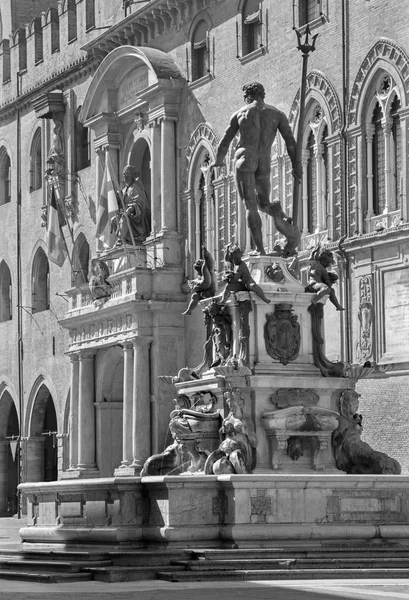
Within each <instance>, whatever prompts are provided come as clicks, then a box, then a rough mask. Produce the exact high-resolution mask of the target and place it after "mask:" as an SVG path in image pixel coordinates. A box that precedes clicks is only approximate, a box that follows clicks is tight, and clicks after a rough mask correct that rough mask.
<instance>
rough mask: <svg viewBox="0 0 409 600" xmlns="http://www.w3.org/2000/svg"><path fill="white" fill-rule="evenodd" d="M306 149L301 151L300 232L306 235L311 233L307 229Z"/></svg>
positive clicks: (307, 156) (307, 157)
mask: <svg viewBox="0 0 409 600" xmlns="http://www.w3.org/2000/svg"><path fill="white" fill-rule="evenodd" d="M309 156H310V154H309V152H308V150H303V151H302V161H301V164H302V233H303V235H304V236H305V235H307V234H308V233H312V232H311V231H309V229H308V159H309Z"/></svg>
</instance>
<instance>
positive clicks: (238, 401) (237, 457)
mask: <svg viewBox="0 0 409 600" xmlns="http://www.w3.org/2000/svg"><path fill="white" fill-rule="evenodd" d="M224 398H225V400H226V403H227V405H228V407H229V409H230V412H229V414H228V415H227V417H226V418H225V419H223V421H222V426H221V428H220V430H219V433H220V437H221V439H222V442H221V444H220V446H219V448H218V449H217V450H215V451H214V452H212V453H211V454H210V456H209V457H208V459H207V461H206V465H205V474H206V475H213V474H214V475H223V474H228V473H236V474H239V473H251V471H252V463H253V448H256V446H257V437H256V433H255V430H254V426H253V423H252V422H251V421H250V420H249V419H247V418H246V417H245V416H244V398H243V397H242V395H241V393H240V389H239V388H233V389H232V390H229V391H227V392H225V394H224Z"/></svg>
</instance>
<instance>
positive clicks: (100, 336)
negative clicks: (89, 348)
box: [70, 315, 134, 346]
mask: <svg viewBox="0 0 409 600" xmlns="http://www.w3.org/2000/svg"><path fill="white" fill-rule="evenodd" d="M133 330H134V322H133V316H132V315H118V316H114V317H112V318H110V319H101V320H97V321H94V322H93V323H88V324H84V325H82V326H79V327H76V328H71V329H70V346H81V345H88V344H89V343H92V344H95V345H98V342H102V341H106V339H107V338H108V337H115V336H119V335H126V334H127V333H128V334H130V333H132V332H133Z"/></svg>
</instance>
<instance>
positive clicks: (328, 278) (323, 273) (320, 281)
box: [305, 244, 345, 310]
mask: <svg viewBox="0 0 409 600" xmlns="http://www.w3.org/2000/svg"><path fill="white" fill-rule="evenodd" d="M333 263H334V256H333V254H332V252H331V251H330V250H325V249H323V250H321V247H320V245H319V244H318V245H317V246H315V248H313V250H312V252H311V254H310V268H309V271H308V285H307V287H306V288H305V291H306V292H311V293H314V292H315V293H316V297H315V299H314V300H313V302H314V304H316V303H317V302H318V301H319V300H321V298H323V297H324V296H327V295H328V296H329V299H330V302H331V303H332V304H333V305H334V306H335V308H336V309H337V310H345V308H343V307H342V306H341V305H340V303H339V302H338V299H337V297H336V295H335V290H334V289H333V288H332V286H333V284H334V283H335V282H336V281H337V280H338V275H336V273H332V272H331V271H328V268H329V267H330V266H331V265H332V264H333Z"/></svg>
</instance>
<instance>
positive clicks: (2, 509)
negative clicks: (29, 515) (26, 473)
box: [0, 390, 19, 517]
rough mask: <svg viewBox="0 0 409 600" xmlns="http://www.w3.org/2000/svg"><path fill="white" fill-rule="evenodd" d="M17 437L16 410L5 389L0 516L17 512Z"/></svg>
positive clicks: (0, 402) (0, 417) (0, 413)
mask: <svg viewBox="0 0 409 600" xmlns="http://www.w3.org/2000/svg"><path fill="white" fill-rule="evenodd" d="M13 438H15V439H13ZM18 438H19V422H18V416H17V410H16V407H15V405H14V402H13V399H12V397H11V395H10V393H9V392H8V391H7V390H6V391H4V393H3V394H2V396H1V398H0V516H3V517H4V516H11V515H14V514H15V513H16V512H17V485H18V470H19V445H18Z"/></svg>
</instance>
